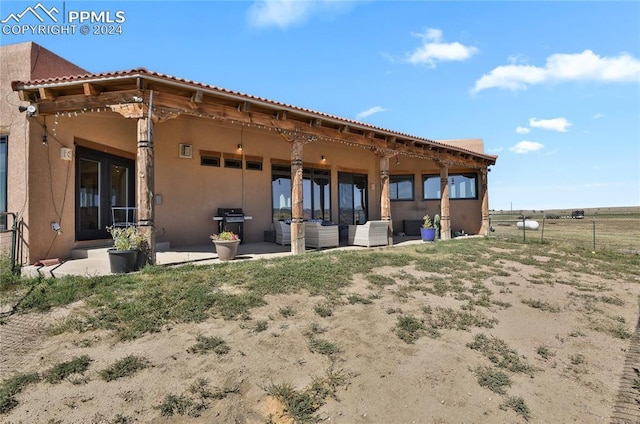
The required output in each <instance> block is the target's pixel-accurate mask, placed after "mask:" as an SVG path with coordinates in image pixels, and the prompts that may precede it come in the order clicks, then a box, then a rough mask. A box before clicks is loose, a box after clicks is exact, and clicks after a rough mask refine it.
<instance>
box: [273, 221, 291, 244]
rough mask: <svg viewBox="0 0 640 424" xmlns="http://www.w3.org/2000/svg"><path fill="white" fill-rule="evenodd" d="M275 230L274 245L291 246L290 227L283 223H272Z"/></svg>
mask: <svg viewBox="0 0 640 424" xmlns="http://www.w3.org/2000/svg"><path fill="white" fill-rule="evenodd" d="M273 226H274V227H275V229H276V243H277V244H280V245H282V246H285V245H290V244H291V225H289V224H287V223H285V222H284V221H273Z"/></svg>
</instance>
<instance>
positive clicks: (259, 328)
mask: <svg viewBox="0 0 640 424" xmlns="http://www.w3.org/2000/svg"><path fill="white" fill-rule="evenodd" d="M268 327H269V324H268V323H267V321H266V320H263V319H261V320H258V321H256V326H255V327H254V329H253V331H255V332H256V333H262V332H263V331H266V330H267V328H268Z"/></svg>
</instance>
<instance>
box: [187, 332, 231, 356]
mask: <svg viewBox="0 0 640 424" xmlns="http://www.w3.org/2000/svg"><path fill="white" fill-rule="evenodd" d="M230 350H231V348H230V347H229V346H228V345H227V342H225V341H224V340H223V339H222V338H220V337H218V336H212V337H208V336H203V335H199V336H198V337H197V338H196V344H194V345H193V346H191V347H190V348H189V349H187V352H189V353H199V354H201V355H204V354H206V353H209V352H213V353H215V354H216V355H225V354H227V353H229V351H230Z"/></svg>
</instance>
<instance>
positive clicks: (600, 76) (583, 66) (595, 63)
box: [472, 50, 640, 93]
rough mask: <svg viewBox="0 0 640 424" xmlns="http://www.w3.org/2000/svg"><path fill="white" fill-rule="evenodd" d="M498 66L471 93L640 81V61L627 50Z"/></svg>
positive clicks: (568, 55)
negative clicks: (541, 63) (569, 83)
mask: <svg viewBox="0 0 640 424" xmlns="http://www.w3.org/2000/svg"><path fill="white" fill-rule="evenodd" d="M509 62H511V64H510V65H504V66H498V67H497V68H495V69H493V70H492V71H491V72H489V73H488V74H485V75H483V76H482V77H480V79H478V80H477V81H476V83H475V86H474V88H473V89H472V92H474V93H477V92H479V91H482V90H486V89H488V88H504V89H508V90H513V91H515V90H526V89H527V88H528V86H530V85H533V84H543V83H550V82H566V81H598V82H640V60H639V59H637V58H634V57H633V56H631V55H629V54H627V53H621V54H620V55H619V56H617V57H601V56H598V55H597V54H595V53H594V52H593V51H591V50H585V51H583V52H582V53H575V54H562V53H556V54H553V55H551V56H549V57H548V58H547V61H546V63H545V66H544V67H539V66H533V65H518V64H516V63H513V59H512V58H510V59H509Z"/></svg>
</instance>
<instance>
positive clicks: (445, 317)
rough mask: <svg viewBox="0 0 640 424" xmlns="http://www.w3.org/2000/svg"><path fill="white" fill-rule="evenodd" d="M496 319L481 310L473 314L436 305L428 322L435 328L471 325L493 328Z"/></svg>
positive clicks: (459, 328) (463, 327)
mask: <svg viewBox="0 0 640 424" xmlns="http://www.w3.org/2000/svg"><path fill="white" fill-rule="evenodd" d="M497 323H498V320H497V319H495V318H489V317H488V316H486V315H485V314H483V313H482V312H476V313H474V314H472V313H470V312H466V311H456V310H455V309H453V308H442V307H436V308H435V312H433V313H432V314H430V321H429V324H430V325H431V326H432V327H433V328H436V329H448V330H451V329H455V330H469V329H470V328H471V327H479V328H493V326H494V325H495V324H497Z"/></svg>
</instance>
